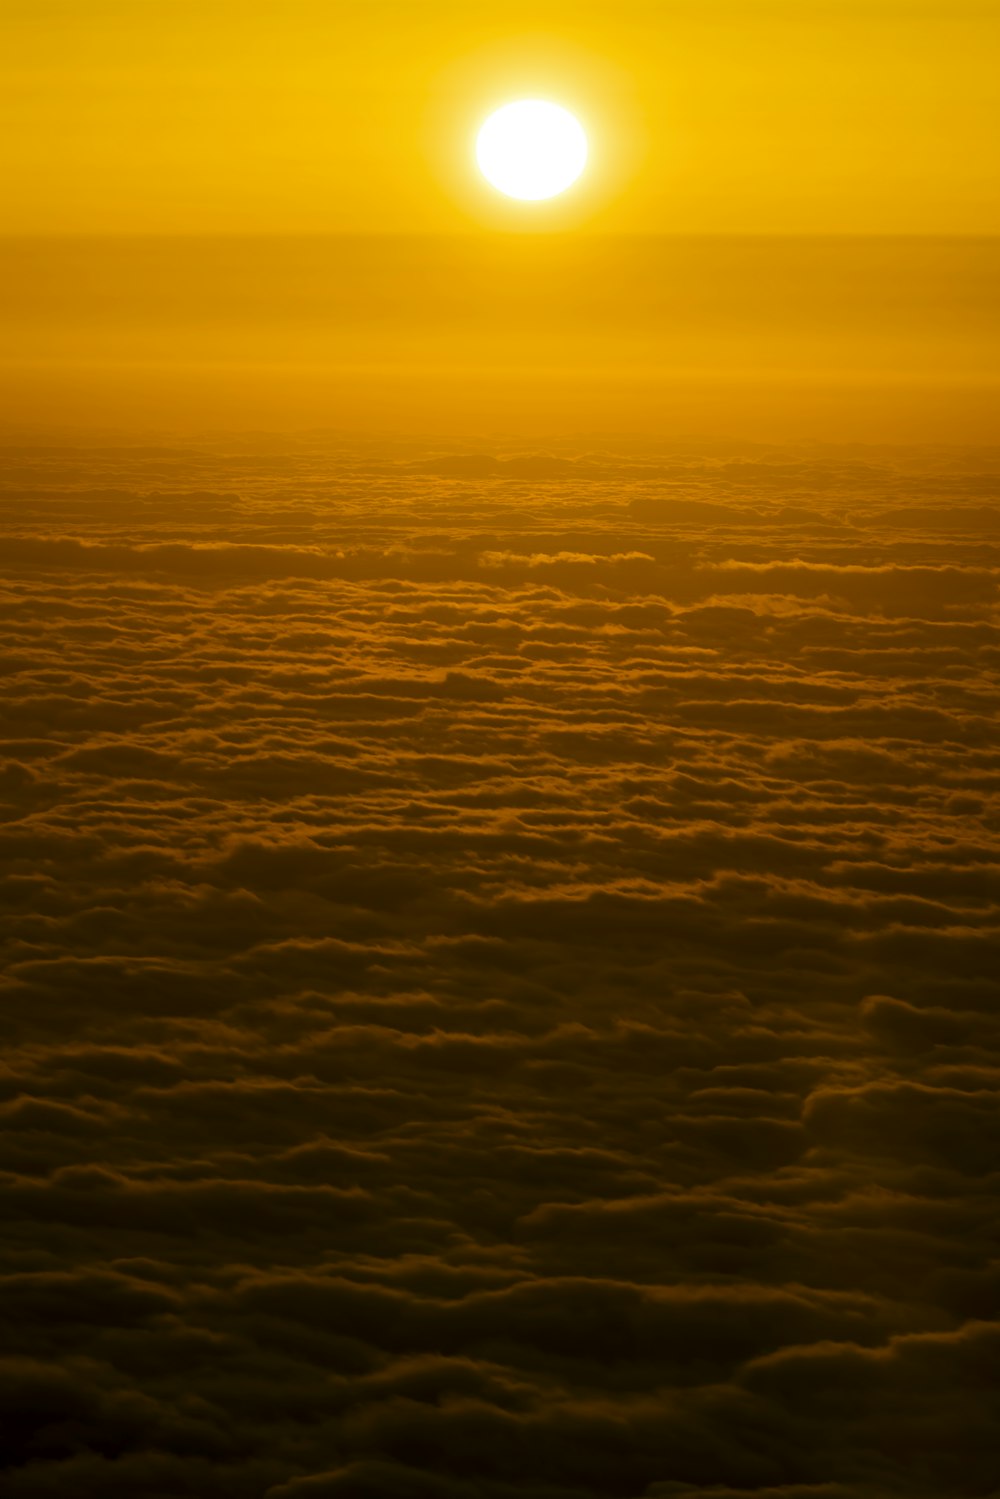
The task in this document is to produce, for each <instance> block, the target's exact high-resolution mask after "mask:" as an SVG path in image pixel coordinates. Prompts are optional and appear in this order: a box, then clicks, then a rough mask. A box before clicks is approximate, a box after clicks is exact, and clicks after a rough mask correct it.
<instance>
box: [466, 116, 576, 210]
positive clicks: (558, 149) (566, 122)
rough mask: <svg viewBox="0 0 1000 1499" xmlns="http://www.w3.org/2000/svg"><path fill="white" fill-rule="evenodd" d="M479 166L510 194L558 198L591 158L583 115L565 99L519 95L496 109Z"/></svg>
mask: <svg viewBox="0 0 1000 1499" xmlns="http://www.w3.org/2000/svg"><path fill="white" fill-rule="evenodd" d="M476 160H477V162H478V163H479V170H480V171H481V172H482V174H483V176H484V177H485V178H486V180H487V182H490V183H492V185H493V186H494V187H495V188H498V189H499V191H500V192H502V193H506V194H507V197H508V198H522V199H524V200H525V201H531V202H537V201H538V199H540V198H554V197H555V196H556V194H557V193H561V192H564V191H565V190H566V188H567V187H569V186H570V184H571V183H573V182H575V181H576V179H577V178H578V177H579V175H580V173H581V172H582V171H583V169H584V166H585V165H586V162H587V137H586V135H585V134H584V131H583V126H582V125H581V124H580V121H579V120H578V119H577V118H576V117H575V115H571V114H570V112H569V110H568V109H563V107H562V105H561V104H550V103H549V102H548V101H547V100H545V99H518V100H516V101H515V102H514V103H513V104H505V105H504V106H503V108H502V109H498V110H496V111H494V113H493V114H491V115H490V117H489V119H488V120H487V121H486V123H485V124H484V125H483V127H482V129H481V130H480V132H479V136H478V138H477V140H476Z"/></svg>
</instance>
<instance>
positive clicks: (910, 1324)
mask: <svg viewBox="0 0 1000 1499" xmlns="http://www.w3.org/2000/svg"><path fill="white" fill-rule="evenodd" d="M6 457H7V460H8V462H7V472H8V475H9V478H8V489H7V491H6V492H5V494H4V495H3V496H2V502H0V521H2V527H3V532H4V555H5V558H6V571H5V577H4V583H3V589H2V594H0V626H2V631H3V653H4V654H3V670H4V673H5V676H4V685H3V697H4V705H5V711H4V724H5V730H4V735H5V737H4V740H3V743H2V745H0V752H2V760H0V799H2V809H3V819H4V820H3V824H2V827H0V845H2V851H3V854H2V857H3V868H4V879H3V901H2V911H3V916H2V932H3V944H4V959H5V978H4V980H3V985H4V1005H3V1011H2V1013H3V1027H4V1042H5V1058H6V1060H5V1063H4V1068H3V1074H2V1076H3V1089H2V1095H0V1099H2V1101H0V1114H2V1117H3V1122H4V1125H5V1128H4V1130H3V1135H2V1145H0V1171H2V1174H0V1194H2V1199H3V1201H2V1207H3V1215H4V1220H5V1223H6V1224H7V1226H8V1231H7V1233H6V1236H5V1238H6V1247H5V1250H4V1259H3V1277H2V1279H0V1301H2V1303H3V1312H2V1315H3V1318H4V1321H5V1325H6V1328H7V1331H6V1336H5V1338H4V1353H3V1357H2V1360H0V1381H2V1383H3V1386H4V1398H3V1401H2V1404H3V1406H4V1408H5V1409H6V1410H7V1411H8V1413H9V1416H8V1419H9V1422H10V1429H9V1432H8V1435H7V1440H6V1443H5V1448H6V1452H7V1454H8V1455H7V1461H8V1463H9V1464H10V1467H9V1471H8V1473H7V1474H6V1479H5V1493H8V1494H10V1495H11V1499H62V1496H64V1495H73V1496H74V1499H91V1496H92V1499H114V1496H119V1495H120V1496H123V1499H124V1496H128V1499H133V1496H136V1495H140V1494H141V1495H143V1496H148V1499H174V1496H176V1495H178V1494H181V1493H184V1494H195V1495H205V1496H209V1495H211V1496H213V1499H258V1496H265V1495H266V1496H268V1499H325V1496H331V1499H333V1496H336V1499H418V1496H419V1499H422V1496H428V1499H432V1496H433V1499H513V1496H515V1495H517V1496H518V1499H605V1496H607V1499H695V1496H701V1499H731V1496H735V1495H741V1496H743V1495H746V1494H748V1493H749V1494H753V1495H755V1496H756V1499H869V1496H873V1499H874V1496H893V1495H900V1496H903V1495H905V1496H908V1499H909V1496H928V1499H930V1496H933V1499H938V1496H939V1499H956V1496H966V1495H968V1496H983V1499H985V1496H988V1495H993V1494H995V1492H996V1467H995V1462H994V1460H993V1458H992V1456H991V1452H992V1444H993V1440H994V1433H995V1429H996V1421H997V1417H998V1414H1000V1412H998V1410H997V1402H996V1397H995V1395H994V1394H993V1388H994V1381H993V1379H992V1378H991V1375H990V1370H991V1369H993V1370H995V1367H996V1364H997V1356H998V1353H1000V1347H998V1343H1000V1335H998V1332H997V1327H996V1321H995V1318H996V1313H997V1299H998V1293H1000V1272H998V1270H997V1245H996V1237H997V1215H996V1211H995V1192H996V1184H997V1178H996V1165H997V1160H998V1145H1000V1113H998V1108H997V1093H996V1091H995V1086H996V1079H997V1042H998V1033H1000V1025H998V1020H997V1010H996V999H997V984H996V975H997V973H998V972H1000V927H998V919H997V914H998V896H1000V860H998V857H997V852H996V841H995V839H996V826H997V822H996V818H997V801H998V789H1000V751H998V749H997V746H996V710H997V705H998V696H1000V694H998V688H997V664H998V661H1000V628H998V592H997V585H998V580H1000V498H998V490H1000V481H998V479H997V477H996V472H995V471H996V469H997V468H1000V459H998V457H997V455H996V454H995V453H993V454H991V453H981V452H980V453H958V452H954V451H952V452H934V451H931V450H925V451H922V452H890V451H888V450H884V451H881V450H866V451H864V452H848V451H841V450H833V449H831V450H829V451H820V450H817V449H814V450H810V451H808V452H802V451H794V452H793V451H783V452H778V451H771V450H763V449H761V450H749V449H747V448H745V447H737V446H733V447H732V448H727V447H725V446H724V445H716V447H715V448H714V449H709V448H708V446H707V445H704V444H703V445H698V444H675V445H674V446H673V447H671V448H666V447H665V448H663V449H662V450H661V451H659V452H655V453H654V452H651V451H644V452H642V453H632V454H630V455H628V456H626V457H623V456H622V455H621V454H613V453H603V452H602V453H593V454H588V455H584V454H580V453H578V452H573V451H570V450H567V451H562V450H561V449H553V450H552V452H551V453H549V454H547V455H543V456H539V455H534V454H518V453H506V452H505V453H484V452H472V451H456V450H454V448H448V447H443V448H442V449H441V451H432V450H429V449H425V450H421V451H416V450H411V449H407V448H405V447H402V446H401V447H400V448H399V449H398V451H395V452H393V453H390V454H389V455H388V456H387V455H386V453H385V451H384V450H383V451H381V452H378V451H375V450H371V451H366V450H364V449H361V448H354V449H351V450H347V449H345V448H343V446H338V445H337V444H335V443H334V442H333V441H332V440H326V439H322V438H320V437H316V438H314V439H309V440H305V439H303V440H302V441H301V442H298V443H292V442H290V441H287V442H286V441H277V440H275V441H268V440H266V439H263V438H261V439H255V440H252V441H251V440H241V441H236V440H230V441H229V442H227V443H223V442H221V441H219V442H211V443H210V442H207V441H206V442H205V443H202V444H196V445H190V446H188V447H187V448H181V447H179V446H164V447H161V448H152V447H150V448H145V449H140V448H134V447H132V448H127V449H123V448H116V447H113V446H108V447H106V448H91V449H88V450H87V451H80V450H70V449H67V448H59V447H52V446H48V447H41V446H37V447H21V448H18V449H8V451H7V453H6Z"/></svg>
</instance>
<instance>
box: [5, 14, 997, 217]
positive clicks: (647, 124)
mask: <svg viewBox="0 0 1000 1499" xmlns="http://www.w3.org/2000/svg"><path fill="white" fill-rule="evenodd" d="M998 58H1000V7H998V6H997V5H996V4H995V3H992V0H824V3H817V0H759V3H753V4H751V3H747V0H658V3H649V0H645V3H644V0H618V3H616V4H613V5H612V4H608V3H607V0H541V3H538V0H536V3H525V0H505V3H503V4H497V5H495V6H494V5H488V4H484V3H481V0H480V3H474V4H469V3H467V0H466V3H461V0H363V3H356V4H344V3H338V0H282V3H278V0H272V3H263V0H88V3H87V4H81V3H80V0H5V3H4V5H3V11H2V20H0V130H2V135H3V139H4V141H5V146H6V151H5V154H6V156H7V160H6V163H5V167H4V193H3V201H2V208H0V215H2V217H0V232H4V233H15V234H24V233H27V234H34V233H57V234H62V233H81V232H82V233H119V232H121V233H134V232H139V233H147V232H151V233H192V232H194V233H198V232H208V233H218V232H223V233H229V232H238V233H243V232H247V233H284V232H289V233H310V232H328V231H333V232H369V231H375V232H390V233H395V232H403V231H414V230H416V231H434V232H448V231H452V230H462V229H468V228H476V227H478V226H482V225H486V226H487V227H489V226H491V225H494V226H498V227H506V226H519V225H525V224H528V225H532V226H534V225H541V226H544V227H553V226H555V227H558V226H562V225H577V224H578V225H580V226H581V227H588V228H594V229H599V230H604V231H607V230H610V231H614V232H618V231H621V232H627V233H636V232H638V233H664V232H672V231H678V232H685V233H715V232H722V233H728V232H736V233H799V232H806V233H810V232H826V233H830V232H832V233H844V232H848V233H883V232H904V233H909V232H916V233H992V232H996V231H997V230H998V229H1000V193H998V190H997V177H996V168H995V156H996V153H995V141H996V139H997V126H998V121H997V118H996V116H997V89H996V71H997V62H998ZM535 93H541V94H545V95H547V96H550V97H553V98H556V99H558V100H560V101H561V102H563V103H565V104H567V105H568V106H570V107H571V108H574V109H576V110H577V111H578V112H579V113H580V115H581V117H582V118H583V119H584V121H585V122H586V124H587V127H588V129H589V132H590V136H591V144H592V170H591V171H590V172H589V173H588V177H587V180H586V183H585V184H584V185H582V186H581V188H580V190H579V191H578V192H574V193H572V194H570V195H568V197H567V199H565V200H562V201H560V202H557V203H555V204H553V205H549V206H547V207H543V208H542V209H541V210H538V209H537V208H536V209H535V210H534V211H530V210H529V212H528V213H526V212H525V210H524V209H523V208H519V207H518V206H517V205H511V204H510V203H502V202H500V201H499V200H498V199H496V197H495V196H494V195H492V194H491V193H490V190H489V189H488V188H486V187H485V186H484V185H483V184H482V183H481V182H480V181H479V180H478V179H477V177H476V174H475V172H474V169H473V167H472V165H471V141H472V137H473V134H474V131H475V129H476V126H477V125H478V123H479V122H480V121H481V119H482V118H483V116H484V115H485V114H486V113H487V112H488V110H489V109H490V108H491V107H492V106H494V105H496V104H499V103H501V102H503V101H504V100H505V99H507V98H510V97H518V96H520V95H524V94H535Z"/></svg>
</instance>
